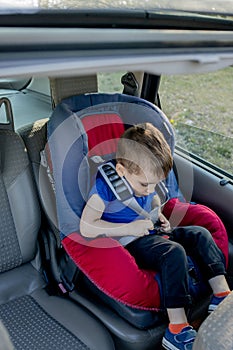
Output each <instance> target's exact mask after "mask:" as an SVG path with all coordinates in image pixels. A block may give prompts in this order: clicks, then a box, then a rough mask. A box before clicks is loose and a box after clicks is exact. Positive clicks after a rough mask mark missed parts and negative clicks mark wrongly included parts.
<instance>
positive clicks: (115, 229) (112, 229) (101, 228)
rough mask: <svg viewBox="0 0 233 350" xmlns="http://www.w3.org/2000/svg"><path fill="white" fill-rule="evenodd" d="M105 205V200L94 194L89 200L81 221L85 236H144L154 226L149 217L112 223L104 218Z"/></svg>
mask: <svg viewBox="0 0 233 350" xmlns="http://www.w3.org/2000/svg"><path fill="white" fill-rule="evenodd" d="M104 209H105V205H104V202H103V200H102V199H101V198H100V197H99V196H98V195H97V194H94V195H92V196H91V197H90V199H89V200H88V202H87V204H86V206H85V208H84V210H83V213H82V217H81V221H80V231H81V234H82V235H83V236H85V237H89V238H94V237H97V236H100V235H105V236H107V237H116V236H138V237H140V236H144V235H147V234H149V232H148V230H149V229H151V228H152V227H153V223H152V221H151V220H149V219H145V220H136V221H132V222H130V223H127V224H126V223H112V222H108V221H105V220H102V219H101V217H102V214H103V212H104Z"/></svg>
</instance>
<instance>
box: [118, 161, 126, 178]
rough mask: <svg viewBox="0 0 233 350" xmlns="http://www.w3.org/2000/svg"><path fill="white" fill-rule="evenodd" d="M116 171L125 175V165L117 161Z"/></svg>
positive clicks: (120, 174)
mask: <svg viewBox="0 0 233 350" xmlns="http://www.w3.org/2000/svg"><path fill="white" fill-rule="evenodd" d="M116 171H117V174H118V175H119V176H120V177H122V176H124V175H125V167H124V165H122V164H120V163H116Z"/></svg>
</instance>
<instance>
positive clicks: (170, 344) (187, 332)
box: [162, 326, 197, 350]
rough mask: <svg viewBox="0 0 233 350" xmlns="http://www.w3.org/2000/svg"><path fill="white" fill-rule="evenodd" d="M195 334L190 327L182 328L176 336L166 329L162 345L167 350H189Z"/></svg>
mask: <svg viewBox="0 0 233 350" xmlns="http://www.w3.org/2000/svg"><path fill="white" fill-rule="evenodd" d="M196 335H197V332H196V331H195V330H194V329H193V327H191V326H187V327H184V328H183V329H182V331H181V332H180V333H178V334H174V333H171V332H170V331H169V328H167V329H166V332H165V334H164V337H163V340H162V345H163V347H164V349H167V350H191V349H192V348H193V343H194V340H195V337H196Z"/></svg>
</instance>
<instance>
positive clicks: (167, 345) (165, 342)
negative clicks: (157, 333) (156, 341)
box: [162, 339, 179, 350]
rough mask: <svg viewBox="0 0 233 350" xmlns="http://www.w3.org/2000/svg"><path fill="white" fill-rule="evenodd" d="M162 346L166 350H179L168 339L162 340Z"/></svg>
mask: <svg viewBox="0 0 233 350" xmlns="http://www.w3.org/2000/svg"><path fill="white" fill-rule="evenodd" d="M162 346H163V348H164V349H166V350H179V348H177V347H176V346H175V345H173V344H171V343H170V342H169V341H168V340H167V339H163V340H162Z"/></svg>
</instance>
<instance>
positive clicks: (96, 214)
mask: <svg viewBox="0 0 233 350" xmlns="http://www.w3.org/2000/svg"><path fill="white" fill-rule="evenodd" d="M171 168H172V155H171V151H170V148H169V146H168V144H167V142H166V141H165V139H164V137H163V135H162V133H161V132H160V131H159V130H158V129H156V128H155V127H154V126H153V125H152V124H150V123H144V124H138V125H135V126H133V127H131V128H129V129H127V130H126V131H125V132H124V134H123V135H122V137H121V138H120V140H119V142H118V149H117V154H116V171H117V173H118V175H119V176H121V177H122V176H124V177H125V179H126V180H127V181H128V183H129V184H130V186H131V187H132V189H133V192H134V197H135V199H136V200H137V201H138V203H139V204H140V205H141V207H143V208H144V209H145V210H146V211H148V212H150V211H151V209H153V208H155V207H156V206H158V207H160V200H159V197H158V195H157V194H156V192H155V186H156V185H157V184H158V183H159V182H160V181H162V180H164V179H165V178H166V177H167V175H168V173H169V171H170V170H171ZM159 220H160V224H161V230H162V231H164V233H169V235H170V238H169V239H167V238H165V237H163V236H161V235H157V234H156V233H155V234H150V230H153V223H152V221H151V220H150V219H145V218H143V217H141V216H139V215H138V214H137V213H136V212H134V211H133V210H132V209H131V208H129V207H126V206H125V205H124V204H122V203H121V202H120V201H118V200H117V199H116V198H115V197H114V195H113V193H112V192H111V189H110V188H109V186H108V185H107V184H106V182H105V180H104V179H103V178H102V177H101V176H100V175H97V179H96V182H95V184H94V186H93V188H92V190H91V192H90V197H89V200H88V202H87V204H86V206H85V208H84V211H83V214H82V218H81V223H80V229H81V233H82V235H83V236H86V237H89V238H90V237H92V238H94V237H97V236H99V235H105V236H108V237H114V238H115V239H118V240H119V242H120V243H121V244H122V245H124V246H125V248H126V249H127V250H128V251H129V252H130V254H131V255H132V256H134V258H135V260H136V262H137V264H138V266H139V267H141V268H144V269H150V270H155V271H158V272H159V273H160V277H161V282H162V291H163V296H162V298H163V303H164V306H165V308H166V309H167V313H168V318H169V325H168V328H167V329H166V332H165V335H164V337H163V341H162V342H163V346H164V347H165V348H166V349H169V350H170V349H171V350H175V349H177V350H179V349H182V350H190V349H192V344H193V342H194V339H195V336H196V332H195V330H193V328H192V327H191V326H190V325H189V324H188V321H187V318H186V314H185V310H184V307H185V306H186V305H188V304H189V303H190V295H189V291H188V268H187V266H188V265H187V255H190V256H193V257H194V258H195V260H196V261H197V262H198V264H199V266H200V268H201V271H202V273H203V276H204V277H205V278H206V280H208V282H209V284H210V286H211V288H212V289H213V293H214V295H213V297H212V300H211V303H210V306H209V311H213V310H214V309H215V308H216V307H217V305H218V304H219V303H220V302H221V301H222V300H223V299H224V298H225V296H226V295H228V294H229V293H230V290H229V287H228V285H227V282H226V279H225V277H224V274H225V267H224V257H223V254H222V252H221V251H220V250H219V248H218V247H217V246H216V244H215V243H214V241H213V239H212V237H211V235H210V233H209V231H207V230H206V229H204V228H202V227H198V226H192V227H191V226H190V227H177V228H175V229H173V230H171V227H170V224H169V222H168V220H167V219H166V218H165V216H164V215H163V214H162V213H161V211H160V212H159ZM186 254H187V255H186Z"/></svg>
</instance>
